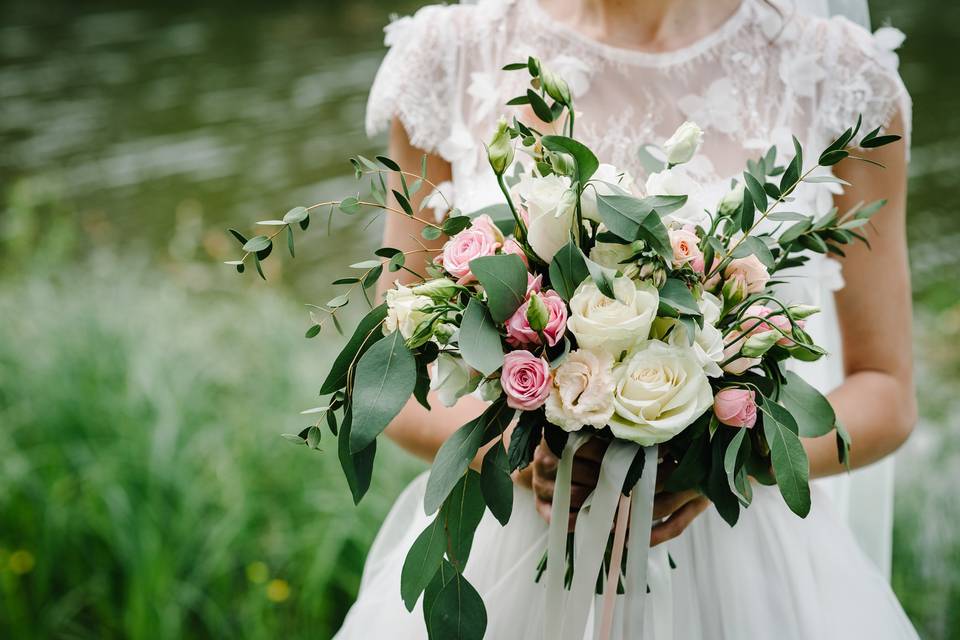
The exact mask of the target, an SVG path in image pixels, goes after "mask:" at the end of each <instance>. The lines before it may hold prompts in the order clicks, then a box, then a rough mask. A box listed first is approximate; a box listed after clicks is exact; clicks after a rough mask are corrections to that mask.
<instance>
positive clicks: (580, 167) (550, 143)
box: [540, 136, 600, 185]
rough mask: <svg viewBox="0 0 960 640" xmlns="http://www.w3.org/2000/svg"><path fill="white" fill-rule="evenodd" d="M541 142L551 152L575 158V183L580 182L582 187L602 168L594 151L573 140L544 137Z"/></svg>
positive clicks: (559, 137) (561, 137) (563, 137)
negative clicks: (566, 154) (567, 154)
mask: <svg viewBox="0 0 960 640" xmlns="http://www.w3.org/2000/svg"><path fill="white" fill-rule="evenodd" d="M540 142H541V144H543V146H544V147H546V148H547V149H549V150H550V151H555V152H561V153H569V154H570V155H571V156H573V159H574V161H575V162H576V164H577V170H576V173H575V174H574V181H575V182H579V183H580V184H581V185H586V184H587V180H589V179H590V178H591V177H592V176H593V174H594V173H595V172H596V170H597V168H598V167H599V166H600V161H599V160H597V156H595V155H594V154H593V151H591V150H590V149H588V148H587V147H586V146H584V145H583V144H582V143H580V142H578V141H576V140H574V139H573V138H567V137H565V136H543V137H542V138H541V139H540Z"/></svg>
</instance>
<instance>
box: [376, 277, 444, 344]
mask: <svg viewBox="0 0 960 640" xmlns="http://www.w3.org/2000/svg"><path fill="white" fill-rule="evenodd" d="M386 299H387V317H386V319H385V320H384V322H383V331H384V333H393V332H394V331H396V330H398V329H399V330H400V335H402V336H403V337H404V338H407V339H409V338H410V336H412V335H413V333H414V331H416V329H417V325H418V324H420V323H421V322H423V321H424V320H426V319H427V318H428V317H429V314H428V313H424V312H423V309H425V308H426V307H430V306H432V305H433V300H431V299H430V298H428V297H427V296H419V295H417V294H415V293H414V292H413V289H411V288H410V287H405V286H403V285H402V284H400V283H397V285H396V287H395V288H393V289H390V290H388V291H387V295H386Z"/></svg>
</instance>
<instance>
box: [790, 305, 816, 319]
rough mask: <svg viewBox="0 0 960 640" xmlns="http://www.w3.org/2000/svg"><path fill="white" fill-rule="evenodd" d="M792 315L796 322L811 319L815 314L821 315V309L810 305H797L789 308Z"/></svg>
mask: <svg viewBox="0 0 960 640" xmlns="http://www.w3.org/2000/svg"><path fill="white" fill-rule="evenodd" d="M789 310H790V315H791V316H793V319H794V320H803V319H804V318H809V317H810V316H812V315H814V314H815V313H820V307H814V306H812V305H809V304H795V305H793V306H792V307H789Z"/></svg>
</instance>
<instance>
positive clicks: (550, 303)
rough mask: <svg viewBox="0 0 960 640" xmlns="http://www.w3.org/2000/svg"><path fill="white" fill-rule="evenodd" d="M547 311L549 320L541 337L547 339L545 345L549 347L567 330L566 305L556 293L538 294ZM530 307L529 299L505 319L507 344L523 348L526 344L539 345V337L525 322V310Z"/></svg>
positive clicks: (527, 322) (558, 340)
mask: <svg viewBox="0 0 960 640" xmlns="http://www.w3.org/2000/svg"><path fill="white" fill-rule="evenodd" d="M540 298H541V299H542V300H543V303H544V305H546V307H547V311H549V312H550V320H548V321H547V326H546V327H544V329H543V335H544V336H545V337H546V338H547V344H549V345H550V346H551V347H552V346H553V345H555V344H557V343H558V342H560V339H561V338H563V333H564V331H566V329H567V303H565V302H564V301H563V298H561V297H560V295H559V294H558V293H557V292H556V291H545V292H543V293H541V294H540ZM529 306H530V297H529V294H528V296H527V301H526V302H524V303H523V304H522V305H520V307H519V308H518V309H517V310H516V311H514V312H513V315H512V316H510V318H509V319H507V342H509V343H510V344H511V345H513V346H514V347H523V346H526V345H528V344H540V336H539V335H537V332H536V331H534V330H533V329H531V328H530V322H529V321H528V320H527V309H528V308H529Z"/></svg>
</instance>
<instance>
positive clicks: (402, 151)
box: [378, 119, 486, 461]
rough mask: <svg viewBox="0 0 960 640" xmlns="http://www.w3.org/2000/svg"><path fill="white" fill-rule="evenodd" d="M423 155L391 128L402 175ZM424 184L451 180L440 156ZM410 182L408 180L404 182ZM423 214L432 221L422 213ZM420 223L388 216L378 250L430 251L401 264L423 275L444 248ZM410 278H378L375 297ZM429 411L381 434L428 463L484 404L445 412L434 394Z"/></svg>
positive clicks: (419, 196)
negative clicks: (429, 237)
mask: <svg viewBox="0 0 960 640" xmlns="http://www.w3.org/2000/svg"><path fill="white" fill-rule="evenodd" d="M425 153H426V152H425V151H423V150H422V149H418V148H416V147H414V146H413V145H412V144H410V138H409V136H408V135H407V132H406V130H405V129H404V128H403V125H402V124H401V123H400V122H399V121H398V120H396V119H395V120H394V121H393V123H392V125H391V127H390V143H389V155H390V157H391V158H393V159H394V160H395V161H397V163H398V164H399V165H400V168H401V169H403V170H404V171H409V172H411V173H419V171H420V162H421V159H422V158H423V156H424V154H425ZM426 155H427V179H428V180H430V181H431V182H432V183H434V184H440V183H441V182H443V181H444V180H449V179H450V176H451V172H450V164H449V163H448V162H446V161H445V160H444V159H443V158H440V157H439V156H436V155H433V154H429V153H427V154H426ZM408 182H409V180H408ZM388 187H389V188H390V189H396V190H397V191H400V189H401V186H400V180H399V178H397V176H396V174H393V173H391V174H390V181H389V184H388ZM432 191H433V188H432V187H431V186H429V185H427V184H424V185H423V187H422V188H421V189H420V191H419V192H417V193H416V194H414V196H413V198H412V199H411V200H412V202H411V205H412V206H413V210H414V211H417V210H418V209H419V207H420V202H421V201H422V200H423V198H425V197H427V196H429V195H430V193H431V192H432ZM423 215H426V216H432V215H433V214H432V211H431V210H429V209H427V210H425V211H424V212H423ZM420 229H421V227H420V224H419V223H417V222H415V221H413V220H406V219H404V218H402V217H401V216H398V215H388V216H387V217H386V220H385V224H384V231H383V245H384V246H387V247H394V248H397V249H400V250H402V251H417V250H419V249H422V248H423V247H424V246H425V247H426V248H428V249H431V250H432V252H431V253H415V254H410V256H408V257H407V259H406V263H405V264H406V266H407V267H408V268H410V269H411V270H412V271H415V272H417V273H420V274H423V273H424V267H425V266H426V264H427V262H428V261H429V260H430V259H432V258H433V257H434V256H435V255H436V252H437V251H439V249H440V248H441V247H442V246H443V243H444V241H445V240H446V238H439V239H437V240H432V241H428V240H424V239H423V237H422V236H421V235H420ZM414 279H415V277H414V276H413V274H411V273H409V272H407V271H403V270H400V271H397V272H394V273H389V272H385V273H384V274H383V276H382V277H381V279H380V282H379V287H378V293H379V295H381V296H382V295H383V293H384V291H386V290H387V289H389V288H390V287H392V286H393V283H394V281H396V280H399V281H400V282H409V281H411V280H414ZM430 406H431V407H433V409H432V410H431V411H427V410H426V409H424V408H423V407H422V406H421V405H420V403H418V402H416V401H415V400H410V401H409V402H408V403H407V405H406V407H404V408H403V410H402V411H401V412H400V414H399V415H398V416H397V417H396V418H394V420H393V422H391V423H390V426H389V427H387V430H386V434H387V436H389V437H390V438H391V439H392V440H394V441H395V442H396V443H397V444H399V445H400V446H401V447H403V448H404V449H406V450H407V451H409V452H411V453H413V454H414V455H416V456H419V457H421V458H424V459H425V460H428V461H432V460H433V457H434V456H435V455H436V453H437V449H439V448H440V445H442V444H443V443H444V441H445V440H446V439H447V438H448V437H449V436H450V434H452V433H453V432H454V431H456V430H457V429H458V428H459V427H460V426H461V425H463V424H464V423H466V422H469V421H470V420H472V419H473V418H475V417H477V416H478V415H480V414H481V413H482V412H483V410H484V408H485V407H486V405H485V403H483V402H482V401H481V400H479V399H477V398H474V397H473V396H466V397H464V398H461V399H460V401H459V402H458V403H457V404H456V405H455V406H453V407H449V408H448V407H444V406H443V405H442V404H441V403H440V401H439V399H438V398H437V397H436V396H435V394H433V393H431V394H430Z"/></svg>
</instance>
